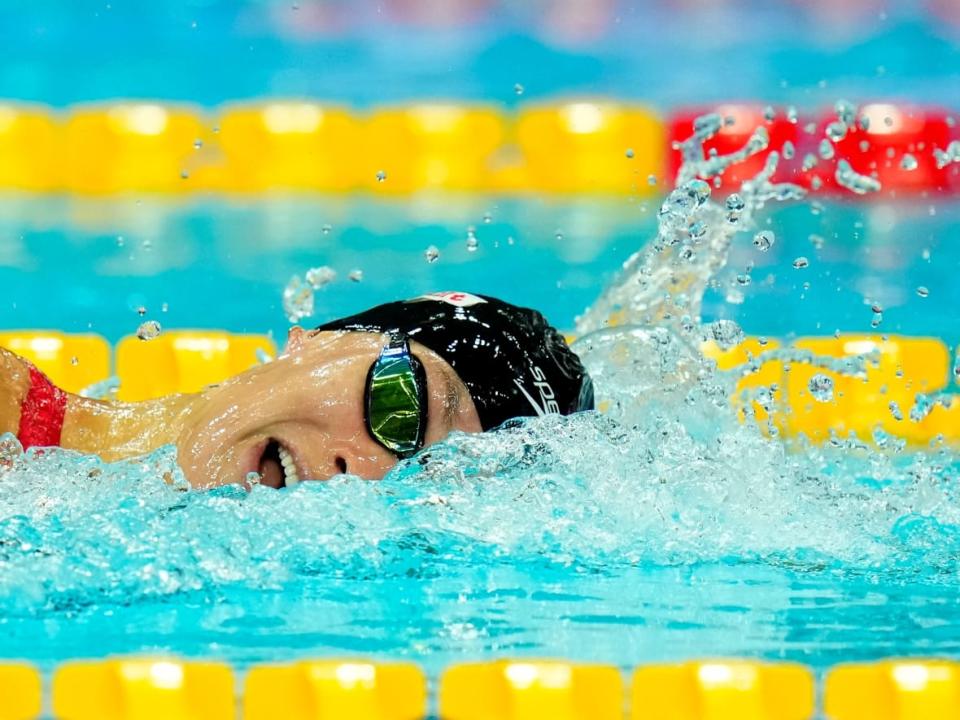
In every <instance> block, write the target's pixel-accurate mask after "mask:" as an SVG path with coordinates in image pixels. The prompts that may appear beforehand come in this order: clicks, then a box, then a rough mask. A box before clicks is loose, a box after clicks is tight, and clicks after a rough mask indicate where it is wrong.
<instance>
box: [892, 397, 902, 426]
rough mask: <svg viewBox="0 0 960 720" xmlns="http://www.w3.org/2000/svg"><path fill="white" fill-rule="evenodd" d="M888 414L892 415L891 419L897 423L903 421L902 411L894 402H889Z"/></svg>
mask: <svg viewBox="0 0 960 720" xmlns="http://www.w3.org/2000/svg"><path fill="white" fill-rule="evenodd" d="M889 408H890V414H891V415H893V419H894V420H896V421H897V422H900V421H901V420H903V411H902V410H901V409H900V404H899V403H898V402H897V401H896V400H891V401H890V405H889Z"/></svg>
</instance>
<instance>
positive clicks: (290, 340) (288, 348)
mask: <svg viewBox="0 0 960 720" xmlns="http://www.w3.org/2000/svg"><path fill="white" fill-rule="evenodd" d="M306 338H307V334H306V333H305V332H304V330H303V328H302V327H300V326H299V325H294V326H293V327H291V328H290V329H289V330H288V331H287V344H286V345H284V346H283V354H284V355H292V354H293V353H296V352H299V351H300V348H302V347H303V341H304V340H305V339H306Z"/></svg>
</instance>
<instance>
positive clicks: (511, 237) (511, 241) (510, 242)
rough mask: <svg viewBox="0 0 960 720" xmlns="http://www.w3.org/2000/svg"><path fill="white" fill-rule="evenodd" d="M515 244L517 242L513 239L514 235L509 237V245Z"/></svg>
mask: <svg viewBox="0 0 960 720" xmlns="http://www.w3.org/2000/svg"><path fill="white" fill-rule="evenodd" d="M514 242H516V241H515V240H514V239H513V235H510V236H508V237H507V245H513V243H514Z"/></svg>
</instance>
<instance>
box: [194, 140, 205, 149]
mask: <svg viewBox="0 0 960 720" xmlns="http://www.w3.org/2000/svg"><path fill="white" fill-rule="evenodd" d="M202 147H203V140H201V139H200V138H197V139H196V140H194V141H193V149H194V150H199V149H200V148H202Z"/></svg>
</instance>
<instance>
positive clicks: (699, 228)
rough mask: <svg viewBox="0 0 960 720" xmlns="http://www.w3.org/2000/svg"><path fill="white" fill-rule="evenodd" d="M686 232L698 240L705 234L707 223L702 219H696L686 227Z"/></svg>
mask: <svg viewBox="0 0 960 720" xmlns="http://www.w3.org/2000/svg"><path fill="white" fill-rule="evenodd" d="M687 232H688V233H689V235H690V237H691V238H693V239H694V240H699V239H701V238H702V237H703V236H704V235H706V234H707V224H706V223H705V222H704V221H703V220H697V221H696V222H695V223H692V224H691V225H690V227H688V228H687Z"/></svg>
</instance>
